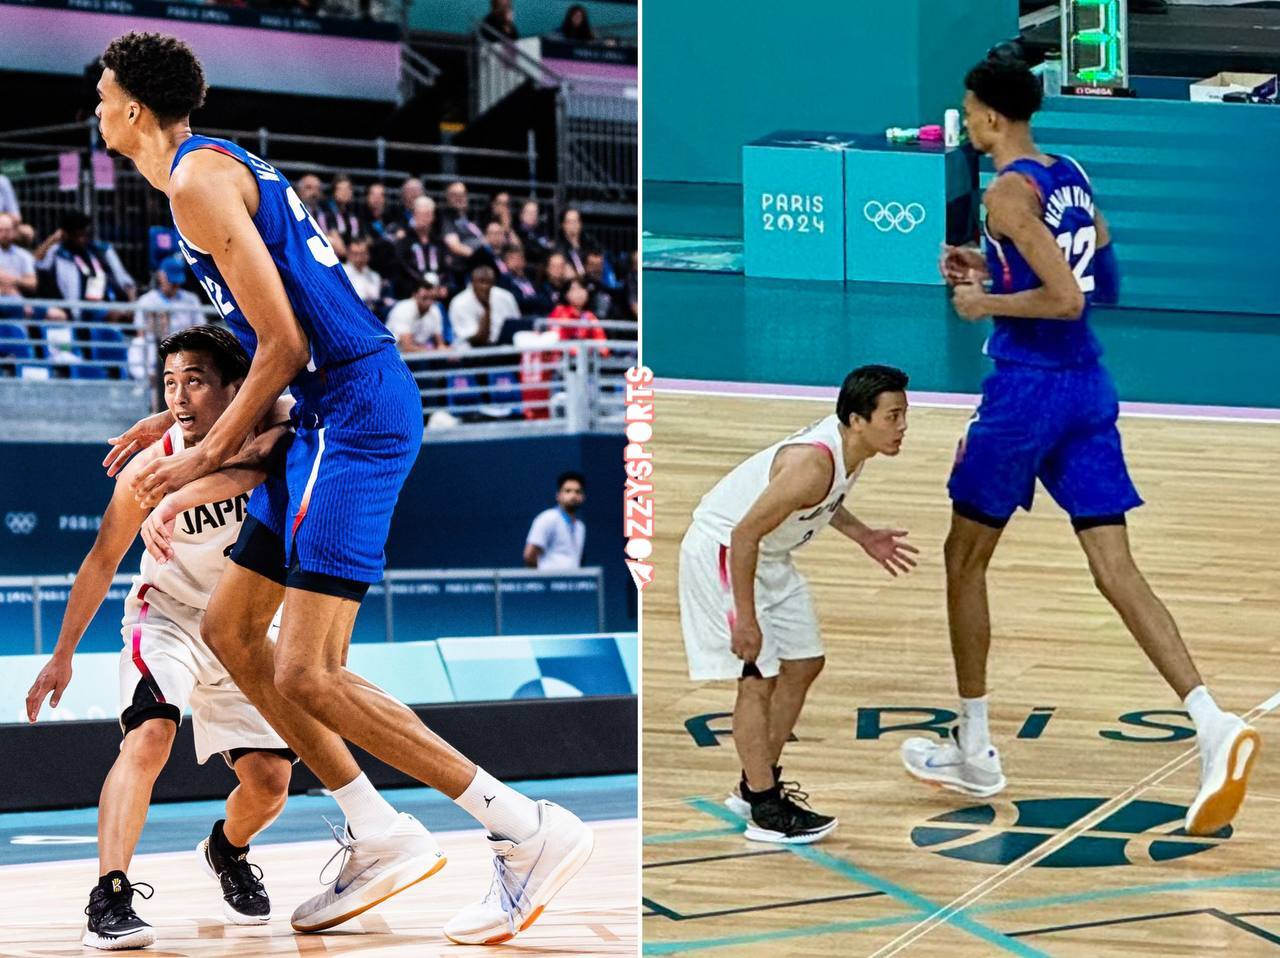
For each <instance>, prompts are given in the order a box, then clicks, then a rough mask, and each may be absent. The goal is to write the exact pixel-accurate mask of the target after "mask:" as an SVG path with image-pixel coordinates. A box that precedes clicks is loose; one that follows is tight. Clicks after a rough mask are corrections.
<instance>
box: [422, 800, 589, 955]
mask: <svg viewBox="0 0 1280 958" xmlns="http://www.w3.org/2000/svg"><path fill="white" fill-rule="evenodd" d="M538 817H539V820H540V823H539V825H538V830H537V831H536V832H534V833H533V835H531V836H530V837H529V838H526V839H525V840H524V841H522V842H509V841H500V840H498V839H496V838H490V839H489V846H490V847H491V848H492V849H493V882H492V884H490V886H489V891H488V893H487V894H486V895H485V896H484V898H483V900H481V901H478V902H476V903H475V904H473V905H468V906H467V907H466V908H464V909H462V911H460V912H458V913H457V914H456V915H454V916H453V917H452V918H451V919H449V921H448V923H447V924H446V925H445V926H444V933H445V937H447V938H448V939H449V940H450V941H453V942H456V943H457V944H459V945H496V944H498V943H499V942H503V941H508V940H509V939H511V938H514V937H515V936H516V935H517V934H519V933H520V932H522V931H524V930H525V929H526V928H528V927H529V926H530V925H532V924H533V923H534V922H535V921H537V920H538V916H539V915H541V914H542V911H543V909H544V908H546V907H547V904H548V903H549V902H550V901H551V899H552V898H553V897H555V894H556V892H558V891H559V890H560V889H561V888H562V887H564V885H565V883H566V882H568V881H569V879H570V878H572V877H573V876H574V875H575V874H577V872H578V869H580V868H581V867H582V866H583V865H585V864H586V863H587V859H588V858H590V857H591V849H592V847H593V846H594V845H595V836H594V835H593V834H592V832H591V829H590V828H588V827H587V826H586V825H584V824H583V823H582V822H581V821H580V820H579V818H578V816H576V815H574V814H573V813H572V812H570V811H568V810H567V809H564V808H561V807H560V806H559V805H553V804H552V803H551V802H547V801H540V802H538Z"/></svg>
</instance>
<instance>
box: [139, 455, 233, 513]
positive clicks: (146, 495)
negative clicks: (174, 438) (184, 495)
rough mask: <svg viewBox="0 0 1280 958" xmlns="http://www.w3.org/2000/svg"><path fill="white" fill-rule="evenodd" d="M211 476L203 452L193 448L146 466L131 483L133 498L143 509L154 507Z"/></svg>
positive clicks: (210, 468) (211, 468) (164, 457)
mask: <svg viewBox="0 0 1280 958" xmlns="http://www.w3.org/2000/svg"><path fill="white" fill-rule="evenodd" d="M211 472H213V466H212V465H211V464H210V463H209V461H208V459H206V458H205V456H204V451H203V450H202V449H201V448H200V447H199V446H195V447H194V448H191V449H184V450H182V452H179V453H176V454H175V455H172V456H162V457H161V458H159V459H155V460H153V461H152V462H150V463H148V464H147V466H146V468H145V469H143V470H142V471H141V472H140V473H138V475H137V476H135V477H134V480H133V489H132V492H133V498H134V499H136V500H137V501H138V504H139V505H141V506H142V507H143V508H147V507H148V506H150V505H155V504H156V503H158V502H159V501H160V500H161V499H162V498H163V497H165V496H167V495H168V494H169V493H171V492H176V491H177V490H179V489H181V488H182V487H183V486H185V485H186V484H187V483H189V482H194V481H195V480H197V479H199V478H200V477H201V476H207V475H208V474H209V473H211Z"/></svg>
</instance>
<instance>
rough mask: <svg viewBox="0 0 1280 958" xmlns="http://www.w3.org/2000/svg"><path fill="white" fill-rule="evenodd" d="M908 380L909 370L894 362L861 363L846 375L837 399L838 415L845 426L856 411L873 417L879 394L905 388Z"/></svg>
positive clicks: (867, 416) (862, 415)
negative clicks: (862, 364)
mask: <svg viewBox="0 0 1280 958" xmlns="http://www.w3.org/2000/svg"><path fill="white" fill-rule="evenodd" d="M907 382H908V380H907V374H906V373H904V372H903V371H902V370H901V369H895V368H894V367H893V366H875V365H872V366H859V367H858V368H857V369H855V370H854V371H853V372H851V373H849V375H848V376H845V377H844V382H843V383H842V384H841V386H840V395H839V397H838V398H837V399H836V415H837V416H838V417H840V422H841V423H843V424H844V425H846V426H847V425H848V424H849V419H850V417H852V416H855V415H856V416H861V417H862V418H863V419H870V418H871V414H872V413H873V412H875V411H876V405H877V403H879V402H880V394H881V393H901V392H906V391H907Z"/></svg>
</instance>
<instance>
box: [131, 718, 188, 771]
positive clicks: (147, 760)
mask: <svg viewBox="0 0 1280 958" xmlns="http://www.w3.org/2000/svg"><path fill="white" fill-rule="evenodd" d="M177 732H178V727H177V726H176V725H174V724H173V721H172V720H171V719H167V718H153V719H148V720H147V721H145V722H143V723H142V724H141V725H139V726H138V727H137V728H134V729H130V730H129V733H128V734H127V735H126V736H125V737H124V744H123V745H122V746H121V748H120V751H121V753H122V754H123V755H125V756H126V757H127V758H128V759H129V760H130V761H132V762H136V763H138V764H140V765H144V766H148V767H153V768H156V769H159V768H161V767H163V766H164V763H165V762H167V761H168V760H169V751H170V749H172V748H173V740H174V737H175V736H176V735H177Z"/></svg>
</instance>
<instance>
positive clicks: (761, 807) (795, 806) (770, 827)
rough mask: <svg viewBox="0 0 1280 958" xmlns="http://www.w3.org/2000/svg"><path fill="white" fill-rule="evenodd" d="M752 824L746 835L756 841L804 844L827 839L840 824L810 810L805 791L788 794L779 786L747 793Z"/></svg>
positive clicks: (793, 790) (829, 817) (788, 792)
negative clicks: (765, 790) (764, 790)
mask: <svg viewBox="0 0 1280 958" xmlns="http://www.w3.org/2000/svg"><path fill="white" fill-rule="evenodd" d="M744 797H745V798H746V799H747V800H748V801H750V802H751V821H750V823H749V824H748V825H747V830H746V832H745V833H744V835H745V837H747V838H748V839H750V840H751V841H753V842H776V843H779V844H783V845H805V844H808V843H809V842H816V841H817V840H818V839H820V838H825V837H826V836H827V835H829V834H831V832H832V831H834V830H835V827H836V825H838V824H839V823H838V822H837V821H836V820H835V819H834V818H832V817H831V816H830V815H820V814H819V813H817V812H815V811H814V810H813V809H811V808H809V807H808V805H807V804H806V802H805V800H806V799H807V798H808V796H807V795H805V794H804V793H803V792H800V791H798V790H795V789H792V790H791V791H785V790H784V788H783V786H782V784H781V783H779V784H778V785H775V786H774V787H773V788H771V789H769V791H767V792H747V793H746V795H745V796H744Z"/></svg>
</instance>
